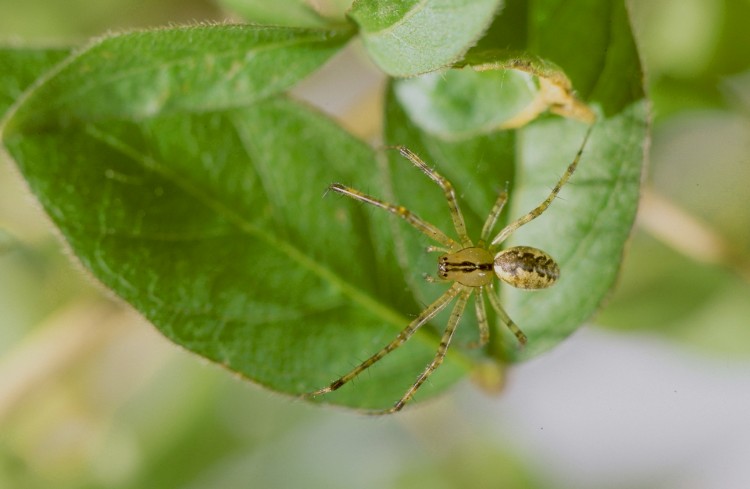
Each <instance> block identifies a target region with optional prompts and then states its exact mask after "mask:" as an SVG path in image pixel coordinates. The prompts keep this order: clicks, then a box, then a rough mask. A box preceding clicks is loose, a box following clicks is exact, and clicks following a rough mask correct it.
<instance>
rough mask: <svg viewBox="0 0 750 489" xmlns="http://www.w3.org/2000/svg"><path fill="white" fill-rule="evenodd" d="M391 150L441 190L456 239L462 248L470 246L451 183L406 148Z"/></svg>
mask: <svg viewBox="0 0 750 489" xmlns="http://www.w3.org/2000/svg"><path fill="white" fill-rule="evenodd" d="M393 149H396V150H398V152H399V153H400V154H401V156H403V157H404V158H406V159H407V160H409V161H411V162H412V164H413V165H414V166H416V167H417V168H419V169H420V170H422V173H424V174H425V175H427V176H428V177H430V179H431V180H432V181H433V182H435V183H437V184H438V185H439V186H440V188H441V189H443V193H444V194H445V199H446V200H447V201H448V207H449V208H450V212H451V219H453V227H454V228H456V233H457V234H458V238H459V239H460V240H461V246H463V247H464V248H468V247H470V246H472V242H471V239H469V236H468V234H466V223H465V222H464V216H463V214H462V213H461V208H460V207H459V206H458V200H457V199H456V192H455V191H454V190H453V185H452V184H451V182H449V181H448V179H447V178H445V177H444V176H442V175H441V174H439V173H438V172H436V171H435V170H433V169H432V168H430V167H429V166H427V164H426V163H425V162H424V161H422V159H421V158H420V157H419V156H417V155H416V153H414V152H413V151H412V150H410V149H409V148H406V147H405V146H394V147H393Z"/></svg>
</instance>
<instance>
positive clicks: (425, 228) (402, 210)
mask: <svg viewBox="0 0 750 489" xmlns="http://www.w3.org/2000/svg"><path fill="white" fill-rule="evenodd" d="M328 190H333V191H334V192H337V193H340V194H342V195H346V196H347V197H351V198H352V199H355V200H359V201H360V202H364V203H365V204H370V205H374V206H375V207H380V208H381V209H384V210H386V211H388V212H390V213H391V214H393V215H396V216H398V217H400V218H401V219H403V220H405V221H406V222H408V223H409V224H411V225H412V226H413V227H414V228H416V229H417V230H418V231H419V232H420V233H422V234H424V235H425V236H427V237H428V238H430V239H433V240H435V241H437V242H438V243H440V244H441V245H443V246H444V247H446V248H449V249H454V248H456V247H458V243H456V242H455V241H454V240H453V239H451V238H449V237H448V236H447V235H446V234H445V233H444V232H442V231H441V230H439V229H438V228H436V227H435V226H434V225H432V224H430V223H429V222H427V221H425V220H423V219H422V218H420V217H419V216H417V215H416V214H414V213H413V212H411V211H410V210H409V209H407V208H406V207H404V206H402V205H394V204H389V203H388V202H384V201H382V200H380V199H378V198H376V197H373V196H371V195H367V194H366V193H364V192H360V191H359V190H357V189H353V188H351V187H347V186H346V185H342V184H340V183H333V184H331V185H329V186H328Z"/></svg>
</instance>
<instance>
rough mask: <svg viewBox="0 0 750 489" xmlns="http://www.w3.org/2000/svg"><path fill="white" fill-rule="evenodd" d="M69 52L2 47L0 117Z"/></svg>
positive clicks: (0, 59)
mask: <svg viewBox="0 0 750 489" xmlns="http://www.w3.org/2000/svg"><path fill="white" fill-rule="evenodd" d="M69 53H70V50H68V49H31V48H18V49H14V48H0V118H1V117H2V114H4V113H5V111H6V110H8V108H9V107H10V106H11V105H12V104H13V102H14V101H15V100H16V99H18V97H20V96H21V94H22V93H23V92H24V90H26V88H28V87H29V85H31V84H32V83H33V82H34V80H36V79H37V78H39V77H40V76H41V75H42V74H43V73H44V72H45V71H47V70H49V69H51V68H52V67H53V66H55V65H56V64H57V63H59V62H60V61H62V60H63V59H64V58H65V57H66V56H67V55H68V54H69Z"/></svg>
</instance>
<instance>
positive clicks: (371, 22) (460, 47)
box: [349, 0, 501, 76]
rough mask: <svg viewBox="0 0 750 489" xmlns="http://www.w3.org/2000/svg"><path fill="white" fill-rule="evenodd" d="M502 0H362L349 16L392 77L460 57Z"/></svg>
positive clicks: (476, 37)
mask: <svg viewBox="0 0 750 489" xmlns="http://www.w3.org/2000/svg"><path fill="white" fill-rule="evenodd" d="M500 4H501V2H500V0H398V1H391V2H383V1H378V0H357V1H355V2H354V4H353V5H352V9H351V11H350V12H349V16H350V17H351V18H352V19H353V20H354V21H355V22H356V23H357V24H358V25H359V27H360V30H361V32H360V34H361V35H362V40H363V42H364V44H365V47H366V48H367V51H368V53H369V54H370V56H371V57H372V59H373V60H374V61H375V63H376V64H377V65H378V66H379V67H380V68H381V69H382V70H383V71H385V72H386V73H388V74H389V75H392V76H412V75H417V74H420V73H426V72H428V71H434V70H437V69H440V68H443V67H445V66H448V65H450V64H451V63H454V62H456V61H458V60H459V59H460V58H461V56H463V54H464V53H466V51H467V50H468V49H469V48H470V47H471V46H472V45H474V43H476V42H477V40H478V39H479V38H480V37H481V35H482V33H483V32H484V31H485V29H487V26H489V25H490V23H491V22H492V19H493V16H494V14H495V12H497V10H498V8H499V6H500Z"/></svg>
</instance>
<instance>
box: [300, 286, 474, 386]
mask: <svg viewBox="0 0 750 489" xmlns="http://www.w3.org/2000/svg"><path fill="white" fill-rule="evenodd" d="M463 290H464V286H463V285H461V284H459V283H457V282H456V283H454V284H453V285H452V286H451V288H449V289H448V290H446V291H445V292H443V295H441V296H440V297H438V298H437V299H436V300H435V301H434V302H433V303H432V304H430V305H429V306H427V308H426V309H425V310H424V311H422V312H421V313H420V314H419V316H417V317H416V318H415V319H414V320H413V321H412V322H411V323H409V325H408V326H407V327H406V328H404V329H403V330H402V331H401V332H400V333H399V334H398V336H396V338H395V339H393V341H391V342H390V343H388V344H387V345H386V346H384V347H383V348H382V349H381V350H380V351H378V352H377V353H375V354H374V355H373V356H371V357H370V358H368V359H367V360H365V361H364V362H362V363H360V364H359V365H358V366H357V367H355V368H354V369H353V370H352V371H351V372H349V373H348V374H346V375H343V376H342V377H340V378H338V379H337V380H334V381H333V382H331V384H329V385H328V386H327V387H323V388H322V389H318V390H316V391H314V392H310V393H308V394H304V396H303V397H314V396H319V395H322V394H327V393H329V392H333V391H335V390H336V389H338V388H340V387H341V386H343V385H344V384H346V383H347V382H349V381H350V380H352V379H353V378H354V377H356V376H357V375H359V374H360V373H362V372H363V371H364V370H366V369H367V368H369V367H370V366H371V365H372V364H374V363H375V362H377V361H379V360H380V359H382V358H383V357H384V356H386V355H387V354H389V353H390V352H392V351H393V350H395V349H396V348H398V347H399V346H401V345H403V344H404V343H405V342H406V340H408V339H409V338H411V335H413V334H414V332H415V331H416V330H417V329H419V328H420V327H421V326H422V325H423V324H425V323H426V322H427V321H429V320H430V319H432V318H434V317H435V316H436V315H437V314H438V313H439V312H440V311H442V310H443V309H445V306H447V305H448V304H450V302H451V301H452V300H453V299H454V298H455V297H456V296H457V295H458V294H459V293H460V292H461V291H463Z"/></svg>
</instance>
